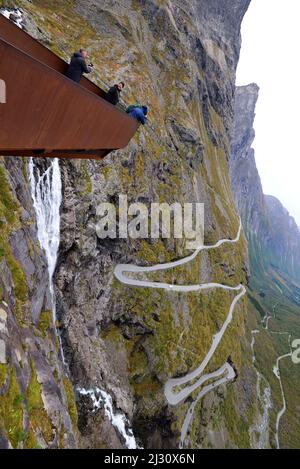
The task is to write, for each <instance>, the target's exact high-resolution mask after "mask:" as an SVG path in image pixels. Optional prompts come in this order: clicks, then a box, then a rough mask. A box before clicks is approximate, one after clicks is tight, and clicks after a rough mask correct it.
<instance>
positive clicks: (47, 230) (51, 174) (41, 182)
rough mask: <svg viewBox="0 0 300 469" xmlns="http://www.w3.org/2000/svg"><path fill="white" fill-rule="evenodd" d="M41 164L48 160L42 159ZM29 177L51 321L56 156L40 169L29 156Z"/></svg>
mask: <svg viewBox="0 0 300 469" xmlns="http://www.w3.org/2000/svg"><path fill="white" fill-rule="evenodd" d="M45 164H49V163H46V162H45ZM29 179H30V185H31V195H32V199H33V206H34V209H35V213H36V222H37V234H38V239H39V242H40V246H41V248H42V249H43V250H44V251H45V254H46V258H47V263H48V273H49V287H50V293H51V302H52V312H53V322H54V324H55V323H56V303H55V295H54V287H53V274H54V270H55V267H56V262H57V255H58V248H59V242H60V206H61V202H62V183H61V174H60V168H59V163H58V159H57V158H56V159H54V160H53V161H51V163H50V165H49V166H48V167H47V168H46V169H45V170H44V171H41V170H40V168H38V167H37V166H36V165H35V163H34V160H33V158H30V161H29ZM59 341H60V352H61V358H62V361H63V363H64V365H66V363H65V360H64V354H63V349H62V345H61V340H60V337H59Z"/></svg>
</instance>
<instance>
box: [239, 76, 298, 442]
mask: <svg viewBox="0 0 300 469" xmlns="http://www.w3.org/2000/svg"><path fill="white" fill-rule="evenodd" d="M257 98H258V87H257V85H254V84H251V85H248V86H244V87H239V88H237V91H236V99H235V126H234V134H233V141H232V156H231V159H230V176H231V181H232V189H233V193H234V197H235V200H236V204H237V207H238V209H239V212H240V214H241V217H242V220H243V225H244V229H245V232H246V236H247V238H248V247H249V259H250V282H249V298H250V300H251V301H250V304H249V311H248V319H247V328H246V329H247V331H248V334H249V336H251V332H252V345H253V354H254V363H255V366H256V369H257V372H258V389H259V390H260V392H259V393H258V395H261V396H263V395H265V390H266V389H268V387H269V388H270V391H271V407H270V408H269V409H268V408H267V406H266V402H267V401H266V399H265V398H262V406H263V408H264V409H265V419H262V422H264V424H262V426H263V427H264V429H265V430H264V440H265V443H266V445H267V446H268V445H270V446H272V447H277V448H278V447H280V448H297V447H299V444H300V440H299V410H298V409H299V397H298V396H299V393H298V392H297V391H296V389H298V386H299V384H298V383H299V378H300V369H299V365H296V364H295V363H294V362H292V360H291V357H290V356H288V354H290V353H291V351H292V349H291V344H292V343H293V340H294V339H298V337H299V336H300V315H299V306H300V302H299V292H300V289H299V287H300V272H299V268H300V246H299V241H300V235H299V229H298V227H297V225H296V223H295V221H294V219H293V218H292V217H291V216H290V215H289V213H288V211H287V210H286V209H285V208H284V207H283V206H282V204H281V203H280V202H279V201H278V200H277V199H276V198H275V197H271V196H265V195H264V194H263V190H262V185H261V181H260V178H259V174H258V171H257V168H256V163H255V155H254V150H253V149H252V148H251V145H252V143H253V140H254V129H253V121H254V116H255V105H256V101H257ZM282 356H285V358H284V359H282V358H281V359H280V368H279V373H280V377H281V382H282V386H283V393H284V394H282V390H281V389H280V384H279V379H278V376H276V374H274V372H273V371H274V369H275V370H276V363H277V360H278V358H279V357H282ZM284 401H285V403H286V411H284V412H283V413H282V412H281V411H282V409H284V407H285V406H284ZM280 412H281V413H280ZM278 419H279V420H278ZM258 421H259V420H258ZM276 421H279V424H278V425H277V427H276ZM259 432H260V431H259Z"/></svg>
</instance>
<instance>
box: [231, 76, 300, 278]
mask: <svg viewBox="0 0 300 469" xmlns="http://www.w3.org/2000/svg"><path fill="white" fill-rule="evenodd" d="M258 95H259V88H258V86H257V85H256V84H250V85H248V86H242V87H238V88H237V90H236V100H235V125H234V131H233V139H232V155H231V159H230V177H231V183H232V190H233V194H234V197H235V201H236V204H237V207H238V209H239V211H240V213H241V216H242V219H243V224H244V228H245V231H246V233H247V237H248V240H252V242H253V243H254V244H255V245H256V247H255V248H254V246H252V247H253V249H256V250H258V246H257V244H259V245H260V248H262V251H263V257H262V259H261V261H263V260H264V263H265V267H266V268H269V267H271V266H272V267H275V268H276V269H277V270H279V271H280V272H282V273H285V274H287V275H290V276H291V277H292V278H293V279H294V280H296V281H298V280H300V231H299V227H298V226H297V224H296V222H295V220H294V218H293V217H291V216H290V214H289V212H288V211H287V209H286V208H284V207H283V205H282V203H281V202H280V201H279V200H278V199H277V198H276V197H273V196H270V195H264V193H263V188H262V184H261V180H260V177H259V174H258V171H257V167H256V162H255V155H254V150H253V148H252V143H253V140H254V138H255V131H254V128H253V122H254V118H255V106H256V102H257V99H258ZM250 254H251V246H250Z"/></svg>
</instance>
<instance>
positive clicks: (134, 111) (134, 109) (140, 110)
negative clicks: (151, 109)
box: [127, 105, 148, 125]
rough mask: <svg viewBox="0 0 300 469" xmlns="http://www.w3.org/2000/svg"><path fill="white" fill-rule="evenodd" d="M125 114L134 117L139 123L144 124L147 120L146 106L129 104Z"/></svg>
mask: <svg viewBox="0 0 300 469" xmlns="http://www.w3.org/2000/svg"><path fill="white" fill-rule="evenodd" d="M127 114H129V115H130V116H131V117H134V118H135V119H136V120H138V121H139V122H140V123H141V124H143V125H145V124H146V122H147V117H146V116H147V114H148V108H147V106H138V105H137V106H129V108H128V109H127Z"/></svg>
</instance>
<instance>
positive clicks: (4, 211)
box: [0, 157, 77, 448]
mask: <svg viewBox="0 0 300 469" xmlns="http://www.w3.org/2000/svg"><path fill="white" fill-rule="evenodd" d="M51 309H52V305H51V297H50V291H49V280H48V270H47V264H46V259H45V256H44V253H43V252H42V251H41V249H40V247H39V243H38V240H37V231H36V223H35V212H34V209H33V206H32V198H31V193H30V186H29V183H28V175H27V171H26V163H25V161H24V160H23V161H22V159H21V158H8V157H7V158H5V159H3V158H1V159H0V447H2V448H8V447H13V448H38V447H40V448H48V447H49V448H58V447H74V446H76V439H75V436H74V432H73V425H74V429H76V418H77V416H76V407H75V403H74V397H73V390H72V385H71V383H70V381H69V380H68V379H67V377H66V376H65V375H64V373H63V371H62V365H61V360H60V358H59V348H58V342H57V337H56V333H55V326H54V324H53V320H52V311H51ZM70 410H73V417H74V418H73V422H72V421H71V418H70V413H69V411H70ZM74 431H75V430H74ZM75 434H76V431H75Z"/></svg>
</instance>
